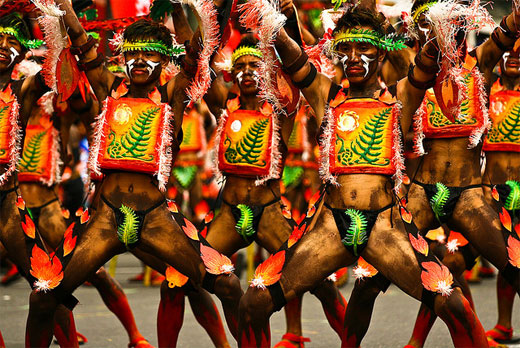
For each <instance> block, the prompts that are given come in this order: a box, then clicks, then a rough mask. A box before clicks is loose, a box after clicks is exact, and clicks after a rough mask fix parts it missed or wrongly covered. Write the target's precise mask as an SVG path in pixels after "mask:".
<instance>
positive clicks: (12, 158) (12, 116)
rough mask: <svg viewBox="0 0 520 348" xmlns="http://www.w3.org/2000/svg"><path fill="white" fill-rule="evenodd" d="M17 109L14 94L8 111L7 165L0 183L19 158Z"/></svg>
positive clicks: (19, 141)
mask: <svg viewBox="0 0 520 348" xmlns="http://www.w3.org/2000/svg"><path fill="white" fill-rule="evenodd" d="M19 111H20V104H18V99H17V98H16V96H14V100H13V104H12V106H11V112H10V113H9V123H10V124H11V130H10V131H9V152H10V155H9V167H8V168H7V170H6V171H5V172H4V173H3V174H2V175H0V185H3V184H4V183H5V181H6V180H7V179H8V178H9V177H10V176H11V174H12V173H13V172H14V171H15V170H16V165H17V164H18V161H19V160H20V149H21V148H22V145H21V143H22V129H21V127H20V124H19V123H18V118H19Z"/></svg>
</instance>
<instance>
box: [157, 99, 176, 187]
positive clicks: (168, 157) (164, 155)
mask: <svg viewBox="0 0 520 348" xmlns="http://www.w3.org/2000/svg"><path fill="white" fill-rule="evenodd" d="M172 122H173V112H172V108H171V106H170V105H167V104H166V105H165V113H164V120H163V124H162V132H161V145H160V146H159V147H158V148H157V152H158V154H159V168H158V169H157V172H156V173H155V174H156V175H157V180H158V182H159V190H161V191H163V192H164V191H166V184H167V183H168V179H169V177H170V172H171V166H172V133H173V130H172Z"/></svg>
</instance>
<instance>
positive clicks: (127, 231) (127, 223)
mask: <svg viewBox="0 0 520 348" xmlns="http://www.w3.org/2000/svg"><path fill="white" fill-rule="evenodd" d="M119 210H120V211H121V212H122V213H123V214H124V215H125V218H124V221H123V223H122V224H121V225H119V226H117V238H118V239H119V241H120V242H121V243H123V244H124V245H125V246H126V248H127V249H128V247H129V246H131V245H132V244H135V243H137V242H138V240H139V237H138V235H137V228H138V226H139V218H138V217H137V215H136V214H135V211H134V210H133V209H132V208H130V207H127V206H126V205H124V204H122V205H121V208H119Z"/></svg>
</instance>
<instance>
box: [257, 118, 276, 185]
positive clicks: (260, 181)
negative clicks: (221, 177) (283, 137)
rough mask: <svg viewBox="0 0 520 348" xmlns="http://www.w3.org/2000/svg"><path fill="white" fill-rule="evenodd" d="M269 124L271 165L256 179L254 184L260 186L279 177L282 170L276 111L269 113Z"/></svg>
mask: <svg viewBox="0 0 520 348" xmlns="http://www.w3.org/2000/svg"><path fill="white" fill-rule="evenodd" d="M271 125H272V127H273V129H272V134H271V166H270V167H269V174H268V175H265V176H263V177H261V178H258V179H256V181H255V185H256V186H260V185H263V184H265V183H266V182H267V181H268V180H271V179H280V174H281V172H282V154H281V152H280V132H281V129H280V116H279V114H277V113H276V112H273V113H272V114H271Z"/></svg>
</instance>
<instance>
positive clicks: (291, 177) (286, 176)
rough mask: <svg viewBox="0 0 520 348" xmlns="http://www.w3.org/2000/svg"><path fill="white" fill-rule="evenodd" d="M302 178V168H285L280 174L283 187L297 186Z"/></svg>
mask: <svg viewBox="0 0 520 348" xmlns="http://www.w3.org/2000/svg"><path fill="white" fill-rule="evenodd" d="M302 176H303V168H302V167H301V166H297V167H292V166H285V167H284V169H283V174H282V182H283V185H284V186H285V187H290V186H298V185H299V184H300V182H301V178H302Z"/></svg>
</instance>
